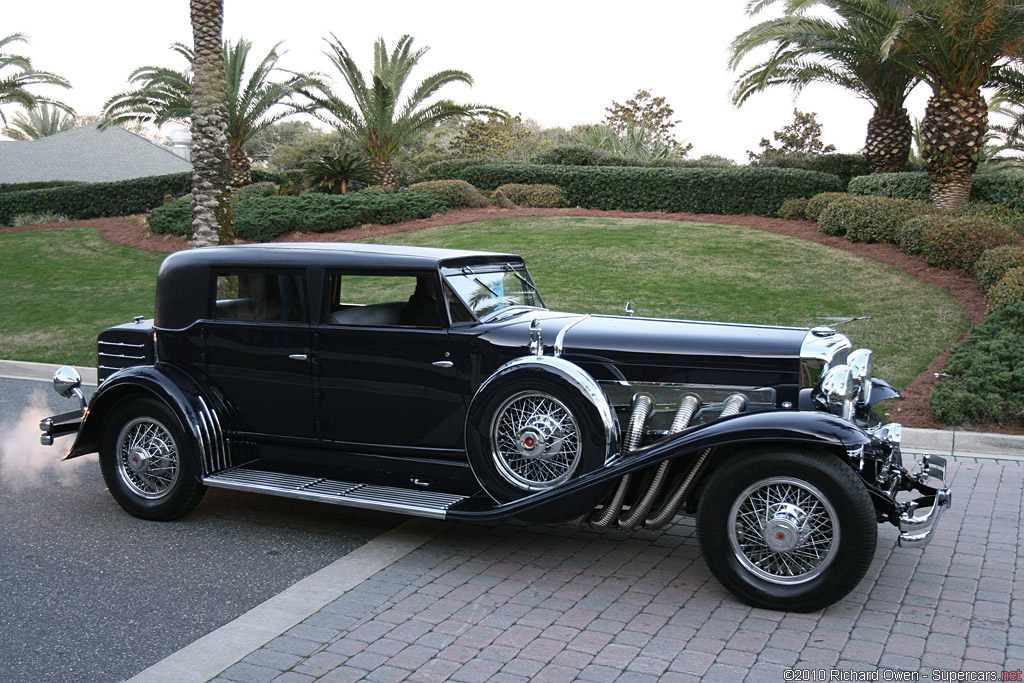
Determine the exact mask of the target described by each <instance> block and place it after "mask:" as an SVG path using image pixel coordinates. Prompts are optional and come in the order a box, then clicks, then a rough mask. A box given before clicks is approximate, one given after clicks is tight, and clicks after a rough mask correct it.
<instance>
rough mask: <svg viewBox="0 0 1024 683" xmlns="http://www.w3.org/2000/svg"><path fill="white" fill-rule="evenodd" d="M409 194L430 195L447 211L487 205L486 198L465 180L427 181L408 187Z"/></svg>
mask: <svg viewBox="0 0 1024 683" xmlns="http://www.w3.org/2000/svg"><path fill="white" fill-rule="evenodd" d="M409 192H425V193H427V194H432V195H434V196H435V197H438V198H440V199H441V200H443V201H444V203H445V204H447V205H448V208H449V209H463V208H467V207H476V206H486V205H487V198H486V197H484V196H483V195H482V194H480V191H479V190H477V189H476V188H475V187H473V186H472V185H470V184H469V183H467V182H466V181H465V180H428V181H426V182H423V183H415V184H413V185H410V186H409Z"/></svg>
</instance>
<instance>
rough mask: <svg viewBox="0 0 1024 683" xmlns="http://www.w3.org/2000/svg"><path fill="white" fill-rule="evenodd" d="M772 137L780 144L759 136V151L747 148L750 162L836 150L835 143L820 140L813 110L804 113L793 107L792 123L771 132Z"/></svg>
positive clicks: (818, 125) (819, 127)
mask: <svg viewBox="0 0 1024 683" xmlns="http://www.w3.org/2000/svg"><path fill="white" fill-rule="evenodd" d="M772 138H773V139H774V140H775V142H779V143H781V146H779V147H776V146H775V145H774V144H773V143H772V142H771V141H770V140H768V138H761V142H759V143H758V147H760V148H761V151H760V152H751V151H750V150H747V156H748V157H749V158H750V161H751V162H764V161H769V160H770V159H771V158H772V157H773V156H784V155H787V154H828V153H830V152H834V151H836V148H835V145H826V144H824V143H823V142H822V141H821V124H820V123H818V120H817V114H815V113H814V112H808V113H806V114H805V113H804V112H802V111H799V110H797V109H794V110H793V123H791V124H789V125H788V126H783V127H782V130H777V131H775V132H774V133H772Z"/></svg>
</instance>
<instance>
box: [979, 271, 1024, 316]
mask: <svg viewBox="0 0 1024 683" xmlns="http://www.w3.org/2000/svg"><path fill="white" fill-rule="evenodd" d="M1019 303H1024V266H1018V267H1016V268H1010V269H1009V270H1007V271H1006V274H1005V275H1003V277H1002V278H1000V279H999V281H998V282H997V283H996V284H995V285H993V286H992V289H990V290H989V292H988V305H987V306H986V309H985V310H986V313H988V314H989V315H992V314H993V313H996V312H997V311H1001V310H1002V309H1004V308H1006V307H1007V306H1012V305H1013V304H1019Z"/></svg>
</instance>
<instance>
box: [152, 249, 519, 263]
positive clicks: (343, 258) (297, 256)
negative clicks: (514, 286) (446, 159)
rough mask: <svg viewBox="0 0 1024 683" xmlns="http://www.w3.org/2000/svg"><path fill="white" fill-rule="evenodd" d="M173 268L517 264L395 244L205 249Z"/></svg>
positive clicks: (481, 254)
mask: <svg viewBox="0 0 1024 683" xmlns="http://www.w3.org/2000/svg"><path fill="white" fill-rule="evenodd" d="M172 259H173V260H174V261H175V263H174V265H186V264H189V265H191V264H197V263H206V264H223V265H235V266H240V265H244V264H249V265H255V266H261V267H262V266H294V265H303V266H306V265H312V264H319V265H324V266H328V267H330V266H362V265H365V266H369V267H375V268H388V267H396V268H403V269H404V268H431V269H433V268H437V267H439V266H442V265H445V264H446V263H448V262H459V263H464V262H476V263H495V262H505V261H510V260H512V261H519V260H521V258H520V257H519V256H517V255H515V254H502V253H495V252H488V251H471V250H467V249H442V248H438V247H412V246H405V245H396V244H353V243H351V242H342V243H339V242H285V243H275V244H239V245H232V246H225V247H206V248H204V249H191V250H189V251H185V252H178V253H177V254H175V255H174V256H173V257H171V258H169V259H168V260H169V261H170V260H172Z"/></svg>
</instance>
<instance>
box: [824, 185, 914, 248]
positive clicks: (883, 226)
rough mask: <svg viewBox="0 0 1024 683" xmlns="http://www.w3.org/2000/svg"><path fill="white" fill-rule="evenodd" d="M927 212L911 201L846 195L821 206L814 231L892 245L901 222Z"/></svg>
mask: <svg viewBox="0 0 1024 683" xmlns="http://www.w3.org/2000/svg"><path fill="white" fill-rule="evenodd" d="M928 210H929V209H928V205H927V204H925V203H924V202H918V201H914V200H911V199H890V198H888V197H858V196H849V197H843V198H840V199H837V200H836V201H834V202H832V203H831V204H829V205H828V206H827V207H825V210H824V211H822V212H821V216H819V217H818V228H819V229H820V230H821V231H822V232H823V233H825V234H826V235H845V236H846V239H848V240H850V241H851V242H893V241H894V240H895V239H896V235H897V234H898V233H899V231H900V228H901V226H902V225H903V223H905V222H906V221H907V220H908V219H910V218H913V217H915V216H917V215H919V214H920V213H922V212H925V211H928Z"/></svg>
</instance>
